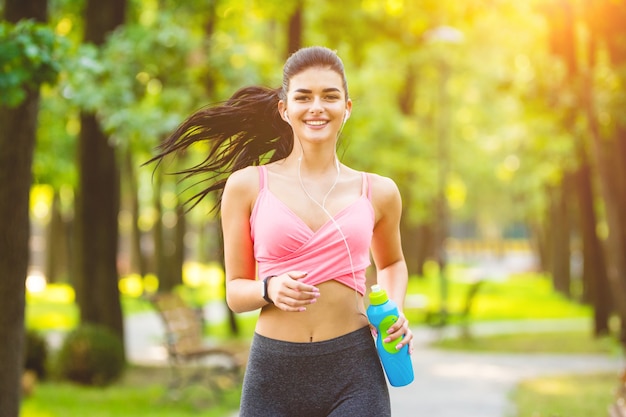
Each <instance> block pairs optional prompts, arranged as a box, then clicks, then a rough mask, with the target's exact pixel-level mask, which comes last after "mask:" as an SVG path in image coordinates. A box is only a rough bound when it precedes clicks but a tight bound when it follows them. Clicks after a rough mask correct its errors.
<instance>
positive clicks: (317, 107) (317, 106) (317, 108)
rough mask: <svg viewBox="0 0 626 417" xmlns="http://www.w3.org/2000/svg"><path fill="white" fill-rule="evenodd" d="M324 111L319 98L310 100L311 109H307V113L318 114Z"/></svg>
mask: <svg viewBox="0 0 626 417" xmlns="http://www.w3.org/2000/svg"><path fill="white" fill-rule="evenodd" d="M323 111H324V104H323V101H322V98H321V97H317V96H316V97H314V98H313V100H311V107H310V108H309V113H312V114H319V113H322V112H323Z"/></svg>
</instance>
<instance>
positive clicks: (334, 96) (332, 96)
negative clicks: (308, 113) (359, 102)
mask: <svg viewBox="0 0 626 417" xmlns="http://www.w3.org/2000/svg"><path fill="white" fill-rule="evenodd" d="M339 98H340V97H339V96H338V95H336V94H331V95H328V96H326V100H339Z"/></svg>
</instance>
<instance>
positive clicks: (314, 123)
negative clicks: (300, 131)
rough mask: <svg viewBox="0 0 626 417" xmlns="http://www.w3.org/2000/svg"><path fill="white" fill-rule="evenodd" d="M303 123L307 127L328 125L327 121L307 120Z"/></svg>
mask: <svg viewBox="0 0 626 417" xmlns="http://www.w3.org/2000/svg"><path fill="white" fill-rule="evenodd" d="M304 123H305V124H307V125H309V126H324V125H326V124H328V121H327V120H308V121H306V122H304Z"/></svg>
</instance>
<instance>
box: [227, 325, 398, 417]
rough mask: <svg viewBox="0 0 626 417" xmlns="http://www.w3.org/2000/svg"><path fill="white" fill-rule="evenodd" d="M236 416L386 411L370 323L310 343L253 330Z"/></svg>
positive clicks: (365, 415)
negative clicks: (276, 338)
mask: <svg viewBox="0 0 626 417" xmlns="http://www.w3.org/2000/svg"><path fill="white" fill-rule="evenodd" d="M239 415H240V417H331V416H333V417H345V416H359V417H369V416H371V417H390V416H391V405H390V401H389V391H388V388H387V381H386V379H385V375H384V373H383V370H382V366H381V364H380V361H379V359H378V353H377V352H376V348H375V346H374V340H373V338H372V335H371V333H370V330H369V327H364V328H362V329H359V330H356V331H354V332H352V333H348V334H347V335H344V336H341V337H338V338H335V339H331V340H326V341H322V342H312V343H292V342H284V341H280V340H274V339H269V338H267V337H264V336H261V335H259V334H256V333H255V335H254V337H253V339H252V346H251V349H250V358H249V360H248V366H247V368H246V374H245V377H244V382H243V394H242V397H241V408H240V414H239Z"/></svg>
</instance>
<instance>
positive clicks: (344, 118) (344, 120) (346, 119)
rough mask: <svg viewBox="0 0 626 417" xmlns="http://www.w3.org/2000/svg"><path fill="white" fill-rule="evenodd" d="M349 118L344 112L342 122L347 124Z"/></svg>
mask: <svg viewBox="0 0 626 417" xmlns="http://www.w3.org/2000/svg"><path fill="white" fill-rule="evenodd" d="M349 118H350V113H348V112H346V114H344V116H343V122H344V123H345V122H347V121H348V119H349Z"/></svg>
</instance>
